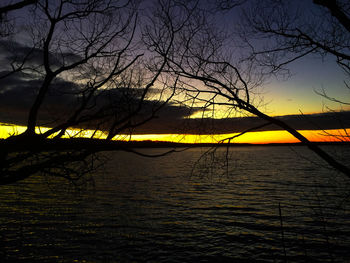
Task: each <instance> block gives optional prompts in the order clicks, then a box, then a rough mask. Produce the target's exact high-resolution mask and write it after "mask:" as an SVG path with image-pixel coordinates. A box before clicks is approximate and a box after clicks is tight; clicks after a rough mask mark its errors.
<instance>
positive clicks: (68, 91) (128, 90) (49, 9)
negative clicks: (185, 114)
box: [0, 0, 190, 184]
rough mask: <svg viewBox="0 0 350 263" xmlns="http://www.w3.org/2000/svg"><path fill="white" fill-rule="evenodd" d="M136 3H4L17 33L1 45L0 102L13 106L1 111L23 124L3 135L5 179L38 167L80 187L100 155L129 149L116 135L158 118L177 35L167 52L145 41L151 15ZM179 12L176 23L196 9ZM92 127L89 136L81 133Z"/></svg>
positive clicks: (171, 80)
mask: <svg viewBox="0 0 350 263" xmlns="http://www.w3.org/2000/svg"><path fill="white" fill-rule="evenodd" d="M137 2H138V1H132V0H129V1H126V0H125V1H123V0H120V1H119V0H89V1H81V0H73V1H65V0H61V1H22V2H18V3H16V4H12V3H10V4H8V5H7V6H6V5H5V6H2V7H1V9H0V10H1V12H3V10H4V13H5V12H6V15H7V18H8V20H6V21H1V22H2V23H12V25H13V28H14V29H15V30H13V31H9V33H8V34H3V35H2V39H1V43H0V47H1V49H2V51H3V54H5V56H4V57H3V58H2V65H3V67H2V71H1V72H0V85H1V91H2V93H1V98H0V99H1V100H2V101H3V105H2V110H3V112H10V113H9V114H8V115H6V114H2V116H1V117H2V119H5V121H6V120H7V121H8V122H12V123H15V124H25V126H26V127H27V129H26V131H25V132H24V133H22V134H19V135H14V136H11V137H9V138H8V139H6V140H2V141H1V152H0V169H1V170H0V173H1V175H0V183H1V184H8V183H12V182H16V181H18V180H22V179H25V178H27V177H28V176H31V175H34V174H37V173H43V174H49V175H54V176H59V177H64V178H67V179H69V180H71V181H72V182H74V183H80V182H81V181H82V180H84V175H85V174H86V173H88V172H89V171H91V170H93V169H95V168H96V166H98V163H97V162H96V161H97V159H96V155H95V153H97V152H99V151H103V150H109V149H120V150H127V151H133V150H132V149H129V148H128V147H127V145H126V144H123V143H115V142H114V143H113V142H111V140H113V139H114V138H116V137H117V136H119V135H120V134H123V135H124V136H125V135H127V134H132V132H133V130H134V129H135V128H136V127H138V126H140V125H142V124H144V123H146V122H147V121H149V120H151V119H152V118H154V117H155V115H156V113H157V112H158V111H159V109H161V108H162V107H164V105H166V104H167V103H168V102H169V100H170V99H171V98H172V96H173V95H174V92H175V89H176V87H177V78H176V77H173V76H170V75H169V74H164V68H165V66H166V64H167V59H168V52H169V51H170V49H171V48H173V41H172V39H171V37H170V38H169V39H167V40H165V41H164V42H162V43H159V45H161V46H162V47H163V48H164V53H163V54H162V55H161V56H159V55H158V53H155V52H153V51H152V50H150V49H147V48H145V47H144V46H143V44H142V41H143V40H142V38H143V27H144V26H145V23H144V21H143V19H144V17H145V14H140V13H139V6H138V3H137ZM34 4H35V5H34ZM15 5H16V6H15ZM14 10H15V11H14ZM186 10H187V9H186ZM182 14H183V18H182V21H183V22H180V24H181V23H185V22H186V20H187V19H188V16H189V15H190V14H189V13H187V14H186V13H185V12H182ZM11 15H12V16H13V17H11ZM21 17H26V19H22V20H21ZM180 24H179V25H178V26H179V27H181V25H180ZM18 104H21V105H18ZM6 118H7V119H6ZM40 127H47V129H45V130H43V131H40V130H39V129H40ZM72 130H73V132H72ZM87 132H89V133H88V134H89V138H85V139H83V138H77V137H79V135H81V134H82V133H87ZM101 133H102V135H101ZM67 136H69V137H70V139H69V140H67V139H64V137H67ZM50 138H51V139H50ZM96 138H100V139H104V140H99V141H96V140H94V139H96Z"/></svg>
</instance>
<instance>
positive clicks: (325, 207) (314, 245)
mask: <svg viewBox="0 0 350 263" xmlns="http://www.w3.org/2000/svg"><path fill="white" fill-rule="evenodd" d="M206 150H207V149H201V148H193V149H189V150H187V151H185V152H181V153H175V154H171V155H167V156H164V157H161V158H144V157H140V156H136V155H134V154H131V153H124V152H112V153H105V155H108V157H109V159H110V161H109V162H107V163H106V165H105V167H104V168H103V169H102V170H100V171H98V172H96V174H94V180H95V186H93V187H89V188H87V189H85V190H82V191H77V190H74V189H73V188H72V187H70V186H69V185H67V184H65V182H62V181H57V180H54V179H51V178H43V177H38V178H35V177H33V178H30V179H28V180H26V181H23V182H21V183H18V184H16V185H14V186H2V187H1V191H0V201H1V203H0V223H1V225H0V244H1V250H0V256H1V258H2V259H3V261H2V262H6V261H16V262H17V261H23V262H28V261H29V260H31V261H33V260H34V261H40V262H56V261H58V262H73V261H74V260H76V261H79V262H84V261H86V262H140V261H149V262H195V261H199V262H209V261H213V260H215V261H220V262H225V261H227V262H253V261H255V262H259V261H260V262H276V261H277V262H284V261H285V260H286V261H288V262H310V261H315V262H316V261H320V262H327V261H329V262H332V261H333V262H344V261H346V260H350V254H349V253H348V251H350V224H349V223H350V213H349V209H348V206H349V200H348V195H349V193H350V191H349V189H350V184H349V180H347V179H346V178H344V176H342V175H340V174H338V173H336V172H335V171H333V170H330V169H328V168H327V167H323V166H322V164H323V163H322V161H320V160H318V159H317V157H316V156H314V155H313V154H312V153H310V152H309V151H308V150H307V149H306V148H303V147H294V148H292V149H291V148H290V147H285V146H283V147H261V146H260V147H259V146H256V147H255V146H254V147H237V148H233V149H231V150H230V152H229V154H228V155H227V158H228V160H229V161H228V163H225V162H223V161H224V160H226V151H225V150H226V149H224V148H222V149H219V150H217V152H216V153H215V154H213V155H208V156H207V158H202V159H201V160H200V161H199V162H197V161H198V158H199V157H200V156H201V154H203V152H205V151H206ZM327 150H330V151H332V152H333V153H334V154H336V155H337V156H338V157H339V158H343V159H344V160H349V157H350V149H349V147H327ZM142 151H143V152H146V153H157V152H159V151H161V150H160V149H144V150H142ZM282 225H283V226H282ZM282 232H283V237H282Z"/></svg>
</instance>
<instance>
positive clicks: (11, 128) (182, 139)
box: [0, 123, 350, 144]
mask: <svg viewBox="0 0 350 263" xmlns="http://www.w3.org/2000/svg"><path fill="white" fill-rule="evenodd" d="M25 129H26V127H24V126H16V125H7V124H1V123H0V138H7V137H9V136H10V135H14V134H20V133H22V132H24V131H25ZM47 129H48V128H40V129H39V128H38V129H37V132H43V131H45V130H47ZM68 132H69V133H70V135H71V136H72V134H78V131H77V130H76V131H74V130H71V131H68ZM299 132H300V133H301V134H302V135H304V136H305V137H306V138H308V139H309V140H310V141H314V142H336V141H341V140H342V138H344V135H346V133H347V134H350V129H346V130H342V129H335V130H325V131H322V130H300V131H299ZM91 135H92V131H88V130H87V131H84V132H83V133H79V134H78V136H76V137H90V136H91ZM235 135H237V133H232V134H216V135H194V134H141V135H139V134H134V135H131V136H130V135H119V136H118V137H116V138H115V140H123V141H129V140H132V141H145V140H150V141H166V142H178V143H217V142H220V141H222V140H226V141H225V142H227V139H228V138H230V137H233V136H235ZM66 137H69V136H68V135H67V136H66ZM104 137H105V135H104V134H103V133H102V132H101V133H99V134H98V135H97V136H95V138H101V139H103V138H104ZM295 142H299V141H298V140H297V139H296V138H295V137H293V136H292V135H291V134H289V133H288V132H286V131H259V132H249V133H246V134H243V135H241V136H239V137H237V138H234V139H232V140H231V143H253V144H267V143H295Z"/></svg>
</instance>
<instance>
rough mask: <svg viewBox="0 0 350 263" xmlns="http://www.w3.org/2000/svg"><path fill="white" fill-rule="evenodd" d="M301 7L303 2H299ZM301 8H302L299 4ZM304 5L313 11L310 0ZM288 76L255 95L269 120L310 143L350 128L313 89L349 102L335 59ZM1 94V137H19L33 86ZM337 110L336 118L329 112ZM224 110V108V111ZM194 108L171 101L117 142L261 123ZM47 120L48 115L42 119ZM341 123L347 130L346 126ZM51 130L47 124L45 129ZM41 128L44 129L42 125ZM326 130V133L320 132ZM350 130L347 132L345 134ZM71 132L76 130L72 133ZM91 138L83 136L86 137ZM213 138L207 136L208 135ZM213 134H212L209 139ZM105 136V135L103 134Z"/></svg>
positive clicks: (344, 112)
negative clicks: (285, 125) (284, 124)
mask: <svg viewBox="0 0 350 263" xmlns="http://www.w3.org/2000/svg"><path fill="white" fill-rule="evenodd" d="M298 3H299V4H300V3H302V2H298ZM301 5H303V4H301ZM304 5H306V7H307V8H313V5H312V4H311V1H310V3H309V1H308V2H307V3H306V4H305V3H304ZM237 12H239V11H237V10H234V11H230V12H226V13H225V16H224V17H222V18H220V19H218V22H217V23H218V25H219V26H220V24H219V22H220V23H225V24H226V25H225V26H227V27H228V28H229V26H230V25H231V26H232V27H234V24H235V23H236V21H237V17H238V15H237ZM19 39H20V38H17V40H16V41H13V43H12V44H13V45H18V52H19V53H20V52H21V51H23V50H25V49H26V48H27V47H25V44H24V43H19V42H18V41H19ZM8 44H9V42H6V41H5V40H2V41H1V42H0V51H1V54H2V55H0V62H1V63H2V64H6V63H8V58H7V57H6V52H7V51H6V45H8ZM289 68H290V70H291V76H290V77H289V78H287V79H282V77H281V76H279V77H271V78H269V79H268V80H267V81H266V82H265V83H264V84H263V85H262V86H261V87H260V88H259V94H258V95H257V97H258V98H259V100H260V101H261V102H260V105H261V106H260V110H261V111H262V112H264V113H267V114H269V115H271V116H279V118H281V119H283V120H284V121H286V122H287V123H290V124H291V125H292V126H293V127H294V128H296V129H298V130H300V131H302V133H303V134H304V135H305V136H306V137H308V138H309V139H310V140H313V141H329V140H331V141H332V140H335V139H336V137H329V136H327V135H326V134H327V133H328V135H329V133H332V134H336V135H339V134H342V133H343V132H344V128H350V124H349V122H348V121H349V119H350V106H349V105H341V104H339V103H334V102H333V103H332V102H330V101H328V100H326V99H325V98H323V97H321V96H320V95H318V94H316V91H318V92H321V91H322V90H324V91H325V92H326V93H327V94H328V95H329V96H330V97H334V98H337V99H339V100H342V101H347V102H349V99H350V91H349V89H347V88H346V87H345V85H344V80H346V78H347V76H346V74H345V73H344V72H343V71H342V69H341V68H340V67H339V66H338V65H337V64H336V62H335V58H333V57H329V56H326V57H324V58H322V59H321V58H319V57H316V56H308V57H305V58H302V59H299V60H297V61H295V62H293V63H291V64H290V65H289ZM0 85H1V86H2V90H1V91H0V123H1V126H0V137H1V138H6V137H8V136H9V135H11V134H18V133H21V132H23V131H24V130H25V127H24V125H25V123H26V118H27V112H28V109H29V107H30V105H31V101H32V100H31V98H33V92H32V91H31V90H30V89H29V88H28V87H29V85H35V83H34V81H32V82H31V83H29V82H28V81H26V80H25V79H24V78H23V77H16V76H13V77H12V76H11V77H8V78H6V79H0ZM57 85H58V86H60V85H61V86H62V87H63V86H65V88H67V89H68V90H69V89H72V90H73V89H74V87H73V86H74V83H72V82H68V81H66V82H64V81H62V83H57ZM46 103H48V104H50V105H51V106H52V105H54V108H55V110H56V111H60V110H61V109H62V110H63V109H64V108H65V107H67V105H69V104H70V103H71V102H70V100H69V98H68V97H65V98H60V99H58V100H57V99H56V98H48V100H47V101H46ZM329 110H332V111H336V112H338V111H341V113H340V114H338V115H337V117H334V116H331V115H330V114H328V113H327V112H328V111H329ZM223 111H224V112H225V110H223ZM202 114H203V112H201V111H199V110H196V109H195V108H194V109H192V110H190V109H187V108H186V107H184V106H178V105H177V104H175V103H173V102H170V104H169V105H167V106H165V107H164V109H163V110H162V111H161V112H159V113H158V114H157V118H156V119H154V120H152V121H150V122H149V123H146V124H145V125H143V126H141V127H140V128H138V129H136V130H135V131H134V132H133V135H132V136H131V137H130V136H124V135H121V136H120V137H117V138H116V139H127V140H129V139H131V140H160V141H163V140H164V141H175V142H217V141H220V140H223V139H225V138H227V137H230V136H234V135H236V134H238V133H240V132H242V131H244V130H246V129H249V128H251V127H254V126H256V125H259V123H261V121H260V120H259V119H257V118H252V117H244V116H240V114H238V115H237V116H235V115H234V116H227V115H223V116H224V118H223V119H212V118H210V117H211V116H210V115H204V116H205V118H202V116H203V115H202ZM43 118H44V119H45V118H47V116H46V115H44V117H43ZM344 125H345V127H344ZM48 126H49V125H48ZM42 128H43V129H45V127H42ZM323 130H325V131H326V132H324V131H323ZM347 131H348V132H349V129H348V130H347ZM71 132H72V133H74V131H71ZM89 134H90V132H89V131H87V132H86V136H88V135H89ZM208 134H211V135H208ZM213 135H216V136H213ZM101 136H102V137H103V135H101ZM296 141H297V140H295V139H293V137H292V136H291V135H289V134H288V133H287V132H284V131H280V129H279V128H278V127H274V126H272V125H271V126H267V127H265V128H264V130H260V131H257V132H252V133H249V134H245V135H243V136H242V137H239V138H236V139H235V140H234V141H232V142H242V143H246V142H247V143H270V142H296Z"/></svg>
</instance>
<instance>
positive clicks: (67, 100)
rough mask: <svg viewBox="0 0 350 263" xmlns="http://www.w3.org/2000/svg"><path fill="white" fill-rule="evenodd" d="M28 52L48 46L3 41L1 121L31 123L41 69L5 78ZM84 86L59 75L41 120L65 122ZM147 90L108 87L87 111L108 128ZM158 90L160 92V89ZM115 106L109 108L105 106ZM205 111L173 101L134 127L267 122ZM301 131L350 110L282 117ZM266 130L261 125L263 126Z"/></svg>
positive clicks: (36, 61)
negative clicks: (208, 114)
mask: <svg viewBox="0 0 350 263" xmlns="http://www.w3.org/2000/svg"><path fill="white" fill-rule="evenodd" d="M27 54H30V55H29V56H28V58H27V63H29V65H31V66H33V65H34V66H35V65H40V63H42V51H41V50H40V49H30V48H28V47H26V46H23V45H20V44H18V43H17V42H14V41H0V62H1V63H2V64H3V65H4V67H3V68H2V71H1V72H0V122H3V123H12V124H17V125H25V124H26V122H27V118H28V113H29V110H30V107H31V106H32V104H33V102H34V100H35V97H36V95H37V93H38V90H39V88H40V86H41V85H42V81H43V80H42V79H40V77H38V74H37V75H35V73H27V74H24V73H23V72H17V73H14V74H11V75H9V76H7V77H6V78H2V76H5V75H8V73H10V71H9V70H10V68H6V65H7V66H8V67H9V65H10V62H13V61H21V60H22V59H23V58H24V57H25V56H27ZM53 57H57V59H56V60H55V59H53V60H52V63H53V64H54V65H56V66H59V65H61V64H62V62H63V61H62V60H63V59H64V60H65V61H66V62H68V61H71V62H72V61H76V60H78V59H80V57H79V56H77V55H74V54H70V53H64V54H59V55H57V56H55V55H53ZM83 88H84V87H81V86H79V85H78V84H76V83H74V82H71V81H67V80H64V79H61V78H58V79H56V80H55V81H54V82H53V83H52V85H51V87H50V91H49V93H48V94H47V96H46V98H45V100H44V103H43V105H42V107H41V108H40V113H39V116H38V123H39V124H40V125H45V126H53V125H56V124H58V123H60V122H63V121H64V120H66V119H67V117H68V116H70V115H71V114H72V113H73V112H74V111H75V110H76V109H77V107H79V106H80V105H81V100H82V94H83ZM142 92H143V90H141V89H132V88H123V87H119V88H117V89H111V90H102V91H99V92H97V93H96V94H95V96H94V97H93V99H92V100H91V101H90V103H89V104H88V105H87V108H88V110H86V111H84V113H83V114H86V115H88V114H95V113H97V112H99V113H101V114H106V115H108V116H109V117H108V118H111V119H110V120H109V119H106V120H105V123H106V124H105V128H106V129H107V127H108V124H109V123H110V121H112V120H113V118H114V119H118V118H119V119H122V118H123V117H124V116H126V115H127V114H128V113H129V112H132V111H134V110H135V109H136V108H137V107H138V105H139V102H140V97H141V94H142ZM152 92H153V93H154V94H156V93H157V92H160V91H159V90H157V89H154V90H153V91H152ZM160 103H161V102H159V101H154V100H145V101H143V103H142V109H141V111H140V112H139V113H138V114H137V116H134V118H133V121H134V122H138V121H141V120H142V119H144V118H148V116H150V115H152V114H153V113H154V111H155V109H157V108H158V107H159V105H160ZM106 105H109V107H105V106H106ZM197 111H199V109H196V108H194V109H193V108H192V109H191V108H189V107H186V106H178V105H175V104H172V103H168V104H167V105H165V106H164V107H163V108H162V109H161V110H160V111H158V112H156V114H154V119H152V120H151V121H149V122H147V123H145V124H144V125H142V126H141V127H138V128H137V129H135V130H134V131H133V132H134V133H136V134H162V133H163V134H164V133H186V134H223V133H234V132H242V131H244V130H247V129H250V128H252V127H256V126H259V125H261V124H263V123H264V121H263V120H261V119H259V118H256V117H245V118H228V119H208V118H207V119H190V118H188V117H189V116H191V115H192V114H193V113H195V112H197ZM278 118H280V119H281V120H283V121H285V122H286V123H288V124H289V125H290V126H292V127H293V128H295V129H298V130H314V129H321V130H322V129H339V128H349V127H350V123H349V120H350V111H343V112H338V113H321V114H310V115H289V116H281V117H278ZM84 125H85V126H84V127H85V128H95V126H94V125H95V124H94V123H87V124H84ZM260 130H261V129H260ZM264 130H280V128H279V127H277V126H275V125H269V126H266V127H265V128H264Z"/></svg>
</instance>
